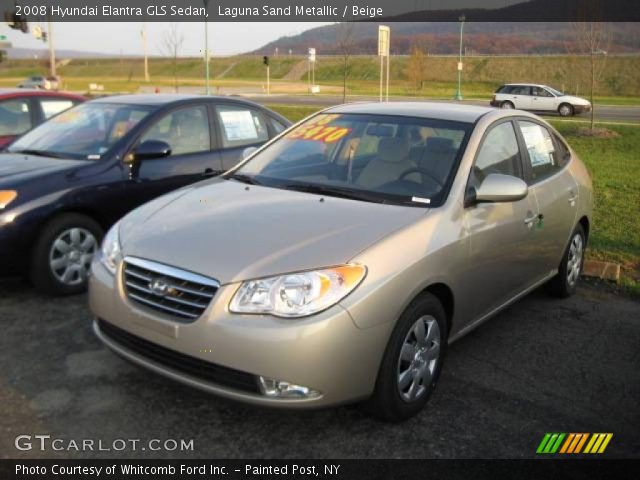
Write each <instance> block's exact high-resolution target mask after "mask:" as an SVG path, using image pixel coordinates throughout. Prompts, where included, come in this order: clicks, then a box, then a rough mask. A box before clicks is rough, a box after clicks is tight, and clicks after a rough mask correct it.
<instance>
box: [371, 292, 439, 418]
mask: <svg viewBox="0 0 640 480" xmlns="http://www.w3.org/2000/svg"><path fill="white" fill-rule="evenodd" d="M447 331H448V330H447V320H446V315H445V312H444V308H443V307H442V304H441V303H440V301H439V300H438V299H437V298H436V297H434V296H433V295H431V294H430V293H424V294H422V295H420V296H419V297H418V298H416V299H415V300H414V301H413V302H412V303H411V304H410V305H409V306H408V307H407V309H406V310H405V311H404V313H403V314H402V315H401V317H400V319H399V320H398V323H397V324H396V327H395V328H394V330H393V333H392V334H391V338H390V339H389V343H388V344H387V348H386V350H385V354H384V357H383V359H382V364H381V365H380V370H379V372H378V378H377V380H376V386H375V390H374V393H373V395H372V396H371V398H370V399H369V401H368V403H367V405H366V407H367V410H368V411H369V412H370V413H371V414H372V415H374V416H375V417H378V418H380V419H381V420H385V421H389V422H400V421H403V420H406V419H408V418H410V417H412V416H414V415H416V414H417V413H419V412H420V411H421V410H422V409H423V408H424V406H425V405H426V404H427V401H428V400H429V397H430V396H431V394H432V393H433V390H434V389H435V386H436V383H437V381H438V377H439V376H440V371H441V370H442V364H443V360H444V356H445V352H446V348H447Z"/></svg>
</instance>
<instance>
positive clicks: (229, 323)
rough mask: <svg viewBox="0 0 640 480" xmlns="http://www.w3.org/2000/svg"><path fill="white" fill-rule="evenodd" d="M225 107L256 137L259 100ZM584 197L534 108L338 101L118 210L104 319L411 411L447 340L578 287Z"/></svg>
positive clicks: (303, 392) (177, 353)
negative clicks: (230, 160) (213, 170)
mask: <svg viewBox="0 0 640 480" xmlns="http://www.w3.org/2000/svg"><path fill="white" fill-rule="evenodd" d="M228 120H229V122H230V123H231V124H233V125H226V128H225V133H224V135H228V136H230V137H232V138H227V139H226V141H227V142H229V141H231V142H233V143H234V144H235V145H238V146H240V147H241V146H242V145H243V144H246V145H250V144H251V143H253V140H255V138H254V137H255V135H256V126H255V124H254V123H253V120H252V119H251V118H249V117H247V118H244V117H237V118H236V117H234V118H230V119H228ZM145 161H153V160H145ZM592 202H593V197H592V188H591V179H590V176H589V174H588V172H587V170H586V168H585V166H584V165H583V163H582V162H581V161H580V159H578V158H577V156H576V155H575V153H574V152H573V151H572V150H571V148H570V147H569V146H568V145H567V143H566V142H565V140H564V139H563V138H562V137H561V136H560V135H559V134H558V132H557V131H555V130H554V129H553V128H552V127H551V126H550V125H549V124H547V123H546V122H544V121H543V120H541V119H540V118H538V117H537V116H534V115H531V114H528V113H525V112H521V111H517V110H509V111H505V110H496V109H490V108H482V107H475V106H465V105H449V104H441V103H437V104H435V103H431V104H430V103H386V104H380V103H371V104H350V105H342V106H337V107H333V108H329V109H327V110H324V111H323V112H320V113H318V114H316V115H313V116H311V117H309V118H308V119H306V120H304V121H302V122H300V123H299V124H297V125H295V126H294V127H292V128H291V129H289V130H287V131H285V132H283V133H282V134H280V135H279V136H278V137H277V138H276V139H274V140H273V141H271V142H270V143H268V144H266V145H265V146H263V147H262V148H260V149H259V150H257V151H255V152H252V153H251V154H250V155H249V156H248V158H247V159H246V160H245V161H244V162H243V163H242V164H240V165H239V166H238V167H237V168H234V169H232V170H230V171H228V172H227V173H225V174H224V175H223V176H222V177H219V178H216V179H211V180H207V181H204V182H201V183H197V184H194V185H191V186H188V187H185V188H182V189H180V190H177V191H174V192H172V193H170V194H167V195H165V196H163V197H160V198H158V199H156V200H154V201H152V202H150V203H147V204H146V205H143V206H142V207H139V208H138V209H136V210H134V211H133V212H131V213H130V214H128V215H127V216H125V217H124V218H123V219H122V220H121V221H120V222H119V223H118V224H116V225H115V226H114V227H113V228H112V229H111V230H110V231H109V233H108V234H107V235H106V237H105V239H104V243H103V245H102V248H101V252H100V254H99V255H97V256H96V258H95V259H94V261H93V264H92V273H91V278H90V304H91V309H92V311H93V313H94V315H95V318H96V320H95V323H94V330H95V333H96V334H97V336H98V337H99V338H100V339H101V340H102V341H103V342H104V343H105V344H106V345H107V346H108V347H110V348H111V349H113V350H114V351H115V352H116V353H118V354H120V355H121V356H123V357H125V358H126V359H128V360H130V361H132V362H134V363H137V364H139V365H142V366H143V367H146V368H148V369H150V370H152V371H155V372H157V373H160V374H162V375H166V376H168V377H170V378H172V379H174V380H177V381H180V382H183V383H186V384H187V385H191V386H193V387H197V388H200V389H203V390H206V391H208V392H211V393H214V394H218V395H221V396H225V397H229V398H232V399H236V400H240V401H245V402H250V403H254V404H260V405H267V406H274V407H287V408H314V407H324V406H330V405H336V404H341V403H350V402H358V401H364V402H365V403H366V405H367V406H368V407H369V410H370V411H371V412H372V413H374V414H375V415H377V416H379V417H381V418H384V419H387V420H394V421H398V420H402V419H405V418H408V417H410V416H412V415H414V414H416V413H417V412H419V411H420V410H421V409H422V408H423V407H424V405H425V403H426V402H427V400H428V398H429V397H430V395H431V393H432V392H433V390H434V387H435V385H436V382H437V380H438V376H439V374H440V371H441V369H442V367H443V363H444V359H445V352H446V349H447V345H448V344H450V343H451V342H453V341H454V340H456V339H458V338H460V337H461V336H463V335H465V334H466V333H468V332H469V331H471V330H472V329H474V328H475V327H477V326H478V325H480V324H481V323H482V322H484V321H485V320H487V319H488V318H489V317H491V316H492V315H494V314H496V313H497V312H499V311H500V310H501V309H503V308H504V307H506V306H507V305H509V304H511V303H512V302H514V301H516V300H517V299H518V298H520V297H522V296H523V295H526V294H527V293H528V292H530V291H532V290H533V289H535V288H536V287H538V286H540V285H542V284H544V283H548V284H549V287H550V290H551V291H552V292H553V293H555V294H556V295H560V296H568V295H570V294H572V293H573V292H574V290H575V288H576V284H577V282H578V279H579V275H580V272H581V268H582V262H583V254H584V249H585V246H586V242H587V239H588V236H589V230H590V227H591V214H592Z"/></svg>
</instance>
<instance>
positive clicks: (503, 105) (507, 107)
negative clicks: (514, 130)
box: [500, 100, 516, 110]
mask: <svg viewBox="0 0 640 480" xmlns="http://www.w3.org/2000/svg"><path fill="white" fill-rule="evenodd" d="M500 108H504V109H505V110H513V109H514V108H516V107H515V105H514V104H513V103H511V102H509V101H508V100H507V101H506V102H502V103H501V104H500Z"/></svg>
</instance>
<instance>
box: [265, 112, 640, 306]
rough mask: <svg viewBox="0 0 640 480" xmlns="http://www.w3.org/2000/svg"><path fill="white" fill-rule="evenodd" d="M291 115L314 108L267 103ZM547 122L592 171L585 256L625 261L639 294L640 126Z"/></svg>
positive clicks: (625, 281)
mask: <svg viewBox="0 0 640 480" xmlns="http://www.w3.org/2000/svg"><path fill="white" fill-rule="evenodd" d="M269 108H272V109H273V110H276V111H277V112H279V113H281V114H282V115H284V116H285V117H287V118H289V119H290V120H292V121H298V120H300V119H302V118H304V117H306V116H307V115H310V114H312V113H313V112H315V111H317V110H318V109H317V108H316V107H309V106H302V105H269ZM551 123H552V124H553V125H554V127H556V128H557V129H558V131H559V132H560V133H562V134H563V135H564V136H565V138H566V139H567V141H568V142H569V144H570V145H571V146H572V147H573V148H574V149H575V151H576V152H577V153H578V155H579V156H580V158H582V160H583V161H584V162H585V163H586V165H587V167H588V168H589V171H590V172H591V175H592V177H593V185H594V189H595V212H594V218H593V226H592V232H591V238H590V242H589V250H588V253H587V255H588V258H593V259H598V260H609V261H612V262H617V263H620V264H621V265H622V267H623V272H622V273H623V274H622V280H621V283H622V285H623V287H625V288H626V289H628V290H629V291H630V292H631V293H633V294H635V295H638V296H640V126H638V127H635V126H625V125H607V124H600V126H604V127H607V128H609V129H610V130H613V131H615V132H617V133H618V134H619V136H618V137H615V138H593V137H584V136H579V135H578V130H579V129H580V128H584V125H582V124H575V123H573V124H572V123H569V122H554V121H551Z"/></svg>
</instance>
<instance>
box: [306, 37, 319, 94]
mask: <svg viewBox="0 0 640 480" xmlns="http://www.w3.org/2000/svg"><path fill="white" fill-rule="evenodd" d="M307 59H308V60H309V75H308V79H309V93H316V91H317V90H318V89H317V88H316V49H315V48H309V55H308V57H307Z"/></svg>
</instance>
